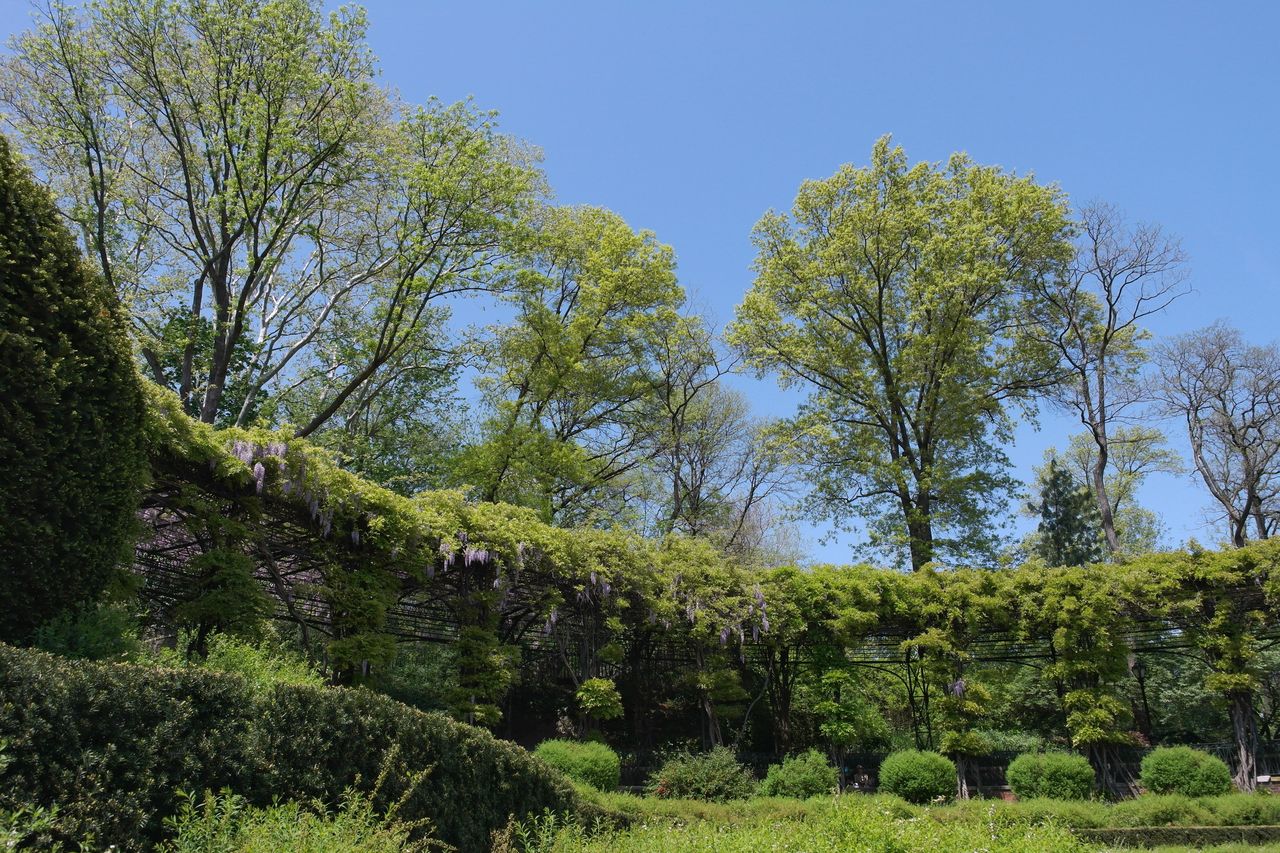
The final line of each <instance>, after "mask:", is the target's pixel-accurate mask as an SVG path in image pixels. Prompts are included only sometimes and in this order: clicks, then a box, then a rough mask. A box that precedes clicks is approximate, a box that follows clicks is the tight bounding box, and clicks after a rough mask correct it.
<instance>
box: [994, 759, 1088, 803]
mask: <svg viewBox="0 0 1280 853" xmlns="http://www.w3.org/2000/svg"><path fill="white" fill-rule="evenodd" d="M1005 778H1006V779H1007V780H1008V782H1009V787H1010V788H1012V789H1013V792H1014V793H1015V794H1017V795H1018V797H1020V798H1022V799H1030V798H1032V797H1048V798H1050V799H1055V800H1085V799H1088V798H1089V795H1090V794H1092V793H1093V783H1094V773H1093V766H1092V765H1091V764H1089V762H1088V760H1087V759H1086V758H1084V756H1081V755H1072V754H1070V753H1066V752H1038V753H1026V754H1024V755H1019V756H1018V757H1017V758H1015V759H1013V761H1011V762H1009V769H1008V770H1007V771H1006V772H1005Z"/></svg>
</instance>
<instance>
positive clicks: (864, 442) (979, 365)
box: [729, 137, 1070, 569]
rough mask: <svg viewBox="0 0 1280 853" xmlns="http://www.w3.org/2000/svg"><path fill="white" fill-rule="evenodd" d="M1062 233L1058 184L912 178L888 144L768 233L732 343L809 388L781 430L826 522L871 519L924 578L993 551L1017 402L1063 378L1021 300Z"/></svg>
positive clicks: (768, 226)
mask: <svg viewBox="0 0 1280 853" xmlns="http://www.w3.org/2000/svg"><path fill="white" fill-rule="evenodd" d="M1068 237H1069V223H1068V214H1067V210H1066V206H1065V203H1064V200H1063V198H1062V196H1061V194H1060V193H1059V192H1058V191H1057V190H1056V189H1054V188H1051V187H1044V186H1040V185H1038V184H1036V183H1035V182H1034V181H1033V180H1032V179H1030V178H1020V177H1017V176H1014V175H1011V174H1008V173H1006V172H1004V171H1002V170H1001V169H999V168H994V167H987V166H980V165H977V164H975V163H973V162H972V161H970V160H969V159H968V158H967V157H965V156H963V155H956V156H954V157H952V158H951V159H950V161H949V162H948V163H946V164H945V165H942V166H938V165H933V164H928V163H920V164H916V165H914V166H911V165H908V163H907V159H906V155H905V154H904V153H903V151H902V149H901V148H898V147H894V146H893V145H892V144H891V142H890V140H889V139H888V138H887V137H886V138H883V139H881V140H879V141H878V142H877V143H876V145H875V148H874V149H873V151H872V156H871V165H870V166H868V167H866V168H855V167H853V166H845V167H843V168H842V169H841V170H840V171H839V172H837V173H836V174H835V175H834V176H833V177H831V178H828V179H826V180H822V181H810V182H807V183H805V184H804V185H802V186H801V188H800V193H799V196H798V197H797V199H796V202H795V205H794V207H793V209H792V211H791V213H790V215H783V214H777V213H770V214H768V215H766V216H765V217H764V218H763V219H762V220H761V221H760V222H759V224H758V225H757V226H756V229H755V241H756V245H757V249H758V255H757V260H756V271H757V277H756V280H755V284H754V285H753V286H752V288H751V290H750V292H749V293H748V294H747V296H746V299H745V300H744V301H743V303H742V305H741V306H740V307H739V309H738V313H737V318H736V320H735V322H734V323H733V324H732V326H731V327H730V331H729V338H730V341H731V342H732V343H733V344H734V345H735V346H736V347H737V348H738V349H739V350H740V351H741V352H742V353H743V354H744V355H745V357H746V359H747V361H748V363H749V364H750V365H752V366H753V367H755V368H756V369H757V370H759V371H760V372H762V373H764V372H769V371H774V372H776V373H777V374H778V376H779V379H780V381H781V382H782V384H783V385H784V386H791V387H799V388H803V389H805V390H807V391H808V392H809V395H808V398H807V399H806V400H805V402H804V404H803V405H802V407H801V409H800V412H799V414H798V415H797V416H796V417H794V418H792V419H791V420H790V421H788V422H787V423H786V424H785V425H784V426H783V428H782V430H783V433H784V435H785V436H786V438H787V440H788V442H789V443H791V444H792V445H793V446H794V447H796V448H797V449H798V455H799V456H800V457H801V458H803V459H804V460H806V461H808V462H810V463H811V464H810V465H809V466H808V469H807V471H808V478H809V480H810V483H811V485H812V487H813V488H812V494H811V496H810V498H809V499H808V506H809V508H810V509H811V510H812V511H813V512H814V514H815V515H818V516H820V517H825V518H829V519H832V520H834V521H836V522H845V521H847V520H848V519H849V518H850V517H851V516H861V517H862V518H864V519H865V520H867V521H868V522H869V523H870V531H871V533H872V535H873V541H875V542H876V543H877V544H880V545H882V546H885V547H888V548H891V549H894V550H895V551H896V552H897V553H902V551H904V550H905V551H906V553H907V554H908V555H909V557H910V562H911V565H912V566H913V567H914V568H916V569H919V568H922V567H923V566H925V565H927V564H928V563H929V562H931V561H933V560H935V559H939V558H946V557H956V556H971V555H974V554H982V553H984V552H988V551H989V550H990V549H991V548H992V547H993V546H994V537H993V535H992V531H991V523H990V516H991V511H992V510H993V509H996V508H998V507H1000V506H1002V505H1003V500H1004V498H1005V496H1006V495H1007V494H1008V490H1009V489H1010V488H1011V487H1012V481H1011V480H1010V478H1009V477H1008V475H1007V459H1006V457H1005V454H1004V450H1003V447H1004V446H1005V445H1006V443H1007V442H1008V441H1009V439H1010V431H1011V422H1010V419H1009V418H1008V416H1007V415H1006V412H1005V406H1006V404H1007V403H1009V402H1010V401H1025V400H1027V399H1028V398H1029V397H1030V396H1031V395H1032V394H1033V393H1034V392H1037V391H1038V390H1039V389H1042V388H1043V387H1045V386H1046V385H1048V384H1050V383H1051V382H1053V381H1054V380H1055V379H1056V378H1057V376H1058V372H1057V371H1058V368H1057V364H1056V361H1055V359H1054V357H1053V355H1054V354H1053V353H1052V352H1051V351H1050V350H1049V348H1048V347H1046V346H1045V345H1044V343H1043V342H1042V341H1039V340H1037V339H1036V338H1035V336H1034V335H1030V334H1027V327H1028V325H1029V310H1028V307H1027V305H1026V300H1027V298H1028V296H1029V295H1030V293H1031V292H1032V290H1033V287H1034V286H1035V285H1036V284H1037V283H1038V282H1039V281H1040V280H1041V279H1043V278H1045V277H1048V276H1052V275H1055V274H1057V273H1058V270H1059V269H1060V267H1061V266H1062V264H1064V263H1065V262H1066V261H1067V260H1069V257H1070V242H1069V239H1068Z"/></svg>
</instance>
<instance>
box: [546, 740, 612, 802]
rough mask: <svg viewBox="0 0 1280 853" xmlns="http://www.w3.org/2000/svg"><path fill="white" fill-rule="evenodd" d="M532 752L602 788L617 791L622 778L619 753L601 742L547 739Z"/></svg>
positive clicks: (579, 779)
mask: <svg viewBox="0 0 1280 853" xmlns="http://www.w3.org/2000/svg"><path fill="white" fill-rule="evenodd" d="M533 754H534V755H536V756H538V757H539V758H541V759H542V760H543V761H545V762H547V763H548V764H550V765H551V766H552V767H554V768H555V769H557V770H559V771H560V772H561V773H563V774H564V775H566V776H568V777H569V778H570V779H577V780H578V781H579V782H583V783H585V784H587V785H590V786H591V787H593V788H595V789H596V790H599V791H614V790H617V788H618V783H619V782H620V781H621V778H622V762H621V761H620V760H619V758H618V753H616V752H614V751H613V750H612V749H610V748H609V747H607V746H605V745H604V744H602V743H595V742H588V743H579V742H577V741H572V740H544V741H543V742H542V743H540V744H538V748H537V749H535V750H534V751H533Z"/></svg>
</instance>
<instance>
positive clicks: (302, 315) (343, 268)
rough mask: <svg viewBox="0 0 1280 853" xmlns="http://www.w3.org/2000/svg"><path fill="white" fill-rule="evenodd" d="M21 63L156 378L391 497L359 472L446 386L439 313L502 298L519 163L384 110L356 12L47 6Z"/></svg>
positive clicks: (50, 154) (436, 106)
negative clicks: (281, 434) (269, 425)
mask: <svg viewBox="0 0 1280 853" xmlns="http://www.w3.org/2000/svg"><path fill="white" fill-rule="evenodd" d="M14 47H15V50H14V51H13V54H12V55H11V56H10V57H8V59H7V61H6V62H5V63H4V69H3V71H4V74H3V85H2V86H0V95H2V96H3V98H4V100H5V101H6V102H7V106H9V107H10V111H9V115H10V117H11V118H12V119H13V121H14V123H15V124H16V125H17V126H18V127H19V128H20V130H21V132H22V134H23V136H24V137H25V140H26V142H27V143H28V146H29V148H30V150H31V151H32V153H33V155H34V156H35V157H37V158H38V162H39V164H40V166H41V168H42V172H43V173H44V174H45V175H47V176H48V178H47V179H48V180H49V181H50V183H51V184H52V185H53V186H54V187H55V188H56V190H57V192H58V194H59V196H60V201H61V202H62V207H63V210H64V213H65V214H66V215H67V216H68V217H70V218H71V219H72V220H73V221H74V222H75V223H76V224H77V225H78V226H79V230H80V231H81V233H82V234H83V235H84V240H85V243H86V245H85V249H86V250H87V252H88V254H89V255H90V256H91V257H92V258H93V260H94V261H95V262H96V263H97V264H98V265H99V266H100V267H101V268H102V270H103V272H104V274H105V275H106V277H107V279H108V281H109V283H110V284H111V285H112V286H113V287H114V288H115V289H116V290H117V291H119V293H120V295H121V296H122V297H123V298H125V299H126V300H127V301H128V303H129V307H130V310H131V313H132V314H133V316H134V319H135V332H136V337H137V340H138V343H139V346H140V349H141V354H142V355H143V357H144V360H145V363H146V367H147V371H148V375H150V376H151V377H152V378H155V379H156V380H157V381H161V382H162V383H163V384H165V385H167V386H169V387H171V388H173V390H175V391H176V392H177V393H178V394H179V396H180V398H181V399H182V402H183V405H184V407H185V408H186V410H187V411H189V412H191V413H193V414H196V415H198V416H199V417H200V418H201V419H202V420H205V421H207V422H218V423H221V424H236V425H240V426H245V425H247V424H251V423H254V422H255V419H256V418H258V417H263V418H266V419H269V420H271V421H272V422H273V423H277V424H279V423H284V422H287V421H292V423H293V424H294V425H295V426H296V427H297V428H298V429H299V430H300V431H301V433H302V434H304V435H316V436H317V437H318V438H319V439H321V440H322V441H324V442H325V443H326V444H329V445H330V446H333V447H335V449H338V450H341V451H342V452H344V453H346V454H348V455H349V457H350V458H351V459H353V461H355V463H356V464H357V465H359V467H360V468H361V470H364V471H366V472H368V473H370V474H371V475H375V476H379V477H386V478H388V479H392V478H396V477H398V476H401V475H403V474H404V473H405V472H404V465H403V463H404V460H403V458H401V459H397V458H395V457H394V456H388V457H387V458H385V459H381V460H377V461H375V460H373V459H371V458H370V456H371V455H374V454H377V453H378V452H379V450H380V449H382V448H385V447H386V445H387V443H388V442H390V441H394V440H395V439H396V438H398V437H407V433H406V432H403V431H401V429H400V426H401V425H400V424H397V423H396V419H397V416H401V415H410V416H411V415H412V414H413V409H414V407H416V406H418V405H419V404H422V405H424V406H425V407H427V408H428V409H429V408H430V404H431V403H432V402H439V398H440V397H443V396H444V395H443V394H441V395H439V397H437V398H436V399H435V400H432V399H429V398H424V397H423V396H422V394H421V393H420V392H423V391H426V392H428V393H431V392H434V391H439V390H443V389H444V388H447V387H449V386H450V385H451V384H452V381H453V378H454V374H455V373H456V371H457V369H458V359H457V357H456V355H455V354H454V353H452V352H451V350H452V349H453V348H454V345H453V342H452V341H449V340H447V339H446V337H445V335H444V329H445V319H446V317H447V311H446V310H444V309H442V308H441V307H440V302H441V301H442V298H445V297H448V296H450V295H452V294H455V293H457V292H459V291H461V290H482V289H488V288H491V287H493V286H494V284H495V282H494V278H495V273H496V270H495V266H496V264H495V260H496V258H495V256H496V255H497V254H499V253H505V250H506V248H507V247H506V245H505V244H506V243H507V240H508V233H507V232H508V231H509V230H510V229H511V228H513V227H514V226H515V224H516V223H517V222H519V221H521V220H522V219H524V218H525V215H526V214H527V212H528V209H529V208H530V207H531V206H533V205H534V202H535V198H536V197H537V196H539V195H540V194H541V191H542V182H541V176H540V175H539V174H538V172H537V171H536V169H534V168H533V163H534V162H535V161H536V156H535V155H534V154H533V152H531V151H529V150H527V149H526V147H525V146H522V145H520V144H519V143H517V142H515V141H513V140H511V139H509V138H506V137H503V136H501V135H500V134H498V133H497V132H496V130H495V128H494V117H493V115H492V114H490V113H485V112H482V111H479V110H476V109H474V108H473V107H472V106H471V105H470V104H455V105H452V106H445V105H442V104H440V103H438V102H435V101H431V102H429V103H427V104H426V105H424V106H422V107H420V108H415V107H414V106H411V105H404V104H401V103H399V102H398V100H397V98H396V97H395V95H394V94H393V93H391V92H390V91H389V90H387V89H385V88H383V87H381V86H380V85H378V82H377V80H376V75H377V60H376V58H375V57H374V56H373V54H372V52H371V51H370V49H369V45H368V42H367V18H366V16H365V13H364V10H363V9H360V8H359V7H356V6H344V7H342V8H341V9H337V10H334V11H333V12H332V13H330V12H329V11H327V10H326V9H325V8H324V7H323V4H321V3H319V2H316V0H236V2H229V3H212V4H211V3H203V2H191V1H190V0H179V2H173V3H134V2H121V1H120V0H108V2H102V3H94V4H83V5H74V6H73V5H70V4H63V3H52V4H48V6H45V7H41V9H40V10H38V12H37V15H36V26H35V27H34V28H33V29H31V30H30V31H28V32H26V33H24V34H22V35H21V36H19V37H18V39H17V40H16V42H15V45H14ZM71 152H74V153H71ZM321 258H323V260H321ZM197 282H198V284H197ZM372 397H381V398H382V399H380V400H378V401H376V402H375V401H373V400H372ZM417 414H419V415H421V414H422V412H421V411H419V412H417ZM406 420H412V417H408V418H406ZM325 432H329V434H328V435H323V433H325ZM429 448H430V445H429V444H427V446H426V447H423V446H421V445H419V446H418V447H413V448H404V452H407V453H408V454H409V455H410V457H411V458H412V457H418V458H420V457H421V456H422V455H423V453H424V451H426V450H428V449H429ZM380 463H385V464H380Z"/></svg>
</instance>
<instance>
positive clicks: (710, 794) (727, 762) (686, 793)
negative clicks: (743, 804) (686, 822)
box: [649, 746, 756, 803]
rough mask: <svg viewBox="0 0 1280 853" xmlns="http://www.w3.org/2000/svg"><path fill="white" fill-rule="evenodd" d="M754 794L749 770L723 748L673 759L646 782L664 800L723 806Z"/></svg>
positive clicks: (754, 786) (754, 787) (753, 778)
mask: <svg viewBox="0 0 1280 853" xmlns="http://www.w3.org/2000/svg"><path fill="white" fill-rule="evenodd" d="M755 791H756V780H755V777H754V776H752V775H751V770H750V769H749V768H747V767H744V766H742V765H741V764H739V763H738V759H737V758H736V757H735V756H734V754H733V752H732V751H731V750H729V749H727V748H725V747H723V746H717V747H716V748H715V749H713V750H711V751H710V752H704V753H699V754H692V753H681V754H679V755H675V756H672V757H671V758H669V759H667V760H666V762H665V763H663V765H662V767H661V769H659V770H658V772H657V773H654V774H653V776H652V777H650V779H649V792H650V793H651V794H653V795H654V796H655V797H663V798H668V797H674V798H677V799H688V800H707V801H709V802H713V803H723V802H725V801H727V800H745V799H747V798H749V797H750V796H751V795H752V794H754V793H755Z"/></svg>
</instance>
